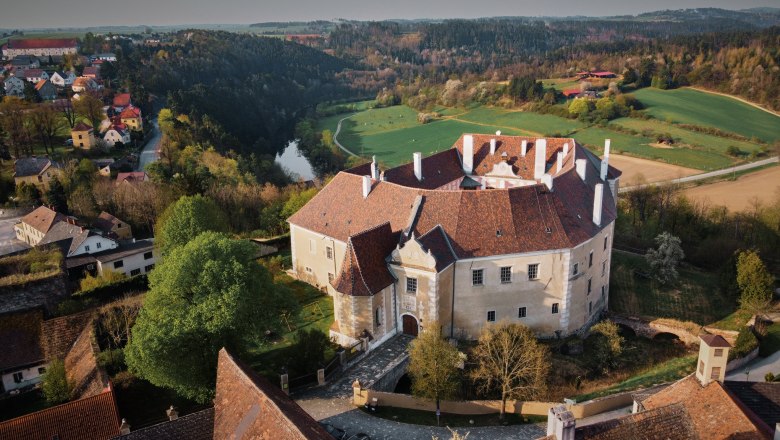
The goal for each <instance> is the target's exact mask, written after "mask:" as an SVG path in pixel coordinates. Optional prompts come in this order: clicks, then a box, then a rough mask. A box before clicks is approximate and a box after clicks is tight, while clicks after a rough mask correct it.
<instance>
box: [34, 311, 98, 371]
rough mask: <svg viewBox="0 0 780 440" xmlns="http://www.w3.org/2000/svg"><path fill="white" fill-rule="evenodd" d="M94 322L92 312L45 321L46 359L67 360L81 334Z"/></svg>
mask: <svg viewBox="0 0 780 440" xmlns="http://www.w3.org/2000/svg"><path fill="white" fill-rule="evenodd" d="M91 321H92V311H86V312H81V313H76V314H73V315H66V316H61V317H58V318H53V319H47V320H46V321H43V327H42V336H43V337H42V345H43V352H44V354H45V356H46V359H65V356H67V354H68V352H69V351H70V349H71V348H72V347H73V344H74V343H75V342H76V339H78V337H79V335H80V334H81V332H82V331H83V330H84V329H85V328H86V327H87V325H88V324H89V323H90V322H91Z"/></svg>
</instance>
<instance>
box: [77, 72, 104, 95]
mask: <svg viewBox="0 0 780 440" xmlns="http://www.w3.org/2000/svg"><path fill="white" fill-rule="evenodd" d="M98 88H99V86H98V83H96V82H95V80H94V79H92V78H88V77H85V76H80V77H78V78H76V79H75V80H73V85H72V86H71V89H72V90H73V91H74V92H75V93H84V92H89V91H93V90H97V89H98Z"/></svg>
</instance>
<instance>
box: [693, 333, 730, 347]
mask: <svg viewBox="0 0 780 440" xmlns="http://www.w3.org/2000/svg"><path fill="white" fill-rule="evenodd" d="M699 337H700V338H701V340H702V341H704V343H705V344H707V345H709V346H710V347H723V348H731V344H729V343H728V341H726V340H725V339H724V338H723V336H721V335H701V336H699Z"/></svg>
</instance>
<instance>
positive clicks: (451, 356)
mask: <svg viewBox="0 0 780 440" xmlns="http://www.w3.org/2000/svg"><path fill="white" fill-rule="evenodd" d="M462 361H463V359H462V358H461V354H460V352H458V349H457V348H456V347H454V346H452V345H450V343H449V342H447V341H446V340H445V339H444V338H443V337H442V336H441V332H440V331H439V324H438V323H437V322H429V323H428V326H427V327H426V328H425V330H424V331H423V332H422V333H421V334H420V335H419V336H418V337H417V339H415V340H414V341H413V342H412V343H411V345H410V346H409V368H408V371H409V376H411V379H412V394H414V395H416V396H420V397H427V398H429V399H436V409H437V414H438V409H439V400H440V399H447V398H450V397H453V396H454V395H455V393H456V392H457V390H458V387H459V385H460V370H459V368H458V366H459V365H460V364H461V363H462Z"/></svg>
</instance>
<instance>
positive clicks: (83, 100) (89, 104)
mask: <svg viewBox="0 0 780 440" xmlns="http://www.w3.org/2000/svg"><path fill="white" fill-rule="evenodd" d="M73 109H74V110H76V114H77V115H79V116H80V117H82V118H84V119H86V120H88V121H89V123H90V125H92V128H94V129H95V132H97V131H98V130H99V129H100V121H102V120H103V102H102V101H101V100H100V98H98V97H97V96H95V95H92V94H90V93H83V94H82V95H81V96H80V97H79V99H77V100H75V101H74V102H73Z"/></svg>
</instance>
